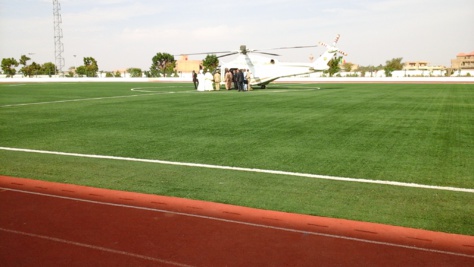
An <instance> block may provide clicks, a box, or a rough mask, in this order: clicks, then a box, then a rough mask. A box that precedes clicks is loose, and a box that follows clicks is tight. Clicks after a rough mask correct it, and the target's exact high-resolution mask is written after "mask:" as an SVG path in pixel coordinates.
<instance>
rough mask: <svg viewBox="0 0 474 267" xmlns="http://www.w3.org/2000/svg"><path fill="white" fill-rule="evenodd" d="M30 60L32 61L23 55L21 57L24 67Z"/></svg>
mask: <svg viewBox="0 0 474 267" xmlns="http://www.w3.org/2000/svg"><path fill="white" fill-rule="evenodd" d="M28 60H31V58H29V57H27V56H26V55H22V56H21V57H20V62H19V63H20V64H21V65H23V66H26V65H27V62H28Z"/></svg>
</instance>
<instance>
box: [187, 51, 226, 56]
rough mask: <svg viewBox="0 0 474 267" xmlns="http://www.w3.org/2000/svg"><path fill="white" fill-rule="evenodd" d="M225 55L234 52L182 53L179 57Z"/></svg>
mask: <svg viewBox="0 0 474 267" xmlns="http://www.w3.org/2000/svg"><path fill="white" fill-rule="evenodd" d="M224 53H234V51H214V52H200V53H182V54H179V55H178V56H195V55H216V54H224Z"/></svg>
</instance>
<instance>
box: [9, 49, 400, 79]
mask: <svg viewBox="0 0 474 267" xmlns="http://www.w3.org/2000/svg"><path fill="white" fill-rule="evenodd" d="M30 60H31V58H29V57H27V56H26V55H22V56H21V57H20V59H19V60H16V59H14V58H3V59H2V66H1V67H2V71H3V74H6V75H7V77H13V76H14V75H16V74H17V70H16V68H17V67H18V66H20V65H21V68H20V69H19V73H21V74H23V75H24V76H25V77H33V76H36V75H49V76H51V75H54V74H57V72H58V69H57V68H56V65H55V64H53V63H51V62H47V63H44V64H38V63H36V62H32V63H31V64H28V61H30ZM151 61H152V64H151V66H150V69H149V70H148V71H142V70H141V69H140V68H129V69H127V72H128V73H129V74H130V76H131V77H142V75H145V76H146V77H173V76H176V77H177V76H178V73H177V71H176V60H175V58H174V56H173V55H171V54H169V53H162V52H160V53H156V55H155V56H153V58H152V60H151ZM83 63H84V64H83V65H81V66H78V67H74V72H73V71H72V68H71V69H70V70H69V72H68V74H67V76H70V77H73V76H74V75H77V76H80V77H97V75H98V73H99V65H98V63H97V61H96V60H95V59H94V58H93V57H84V58H83ZM328 65H329V69H328V70H327V71H326V73H327V74H328V75H329V76H333V75H335V74H336V73H338V72H340V71H342V70H343V71H346V72H351V71H352V68H353V66H354V64H352V63H348V62H342V57H341V56H339V57H334V58H333V59H332V60H331V61H329V63H328ZM218 66H219V59H218V57H217V56H216V55H207V56H206V57H205V58H204V60H203V62H202V67H203V68H205V69H209V70H210V71H211V72H213V71H215V70H216V69H217V67H218ZM402 69H403V63H402V58H394V59H391V60H387V61H386V62H385V65H379V66H365V67H363V66H359V67H358V68H357V70H356V71H358V72H360V73H361V76H362V77H364V76H366V73H369V72H370V73H372V72H376V71H380V70H384V72H385V76H387V77H391V76H392V72H393V71H395V70H402ZM106 77H121V74H120V72H116V73H110V72H108V73H107V74H106Z"/></svg>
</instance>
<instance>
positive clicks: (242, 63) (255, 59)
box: [195, 34, 347, 89]
mask: <svg viewBox="0 0 474 267" xmlns="http://www.w3.org/2000/svg"><path fill="white" fill-rule="evenodd" d="M339 37H340V35H339V34H338V35H337V36H336V38H335V40H334V42H333V44H332V45H327V44H325V43H321V42H320V43H319V45H320V46H324V47H326V48H327V49H326V51H325V52H324V53H323V54H322V55H321V56H320V57H318V58H317V59H316V60H315V61H314V62H312V63H288V62H279V61H278V60H275V59H273V58H269V57H264V56H258V55H251V56H250V55H249V54H251V53H259V54H265V55H270V56H279V55H278V54H273V53H268V52H263V51H261V50H249V49H247V47H246V46H245V45H242V46H240V50H239V51H223V52H211V53H208V54H221V53H225V54H224V55H221V56H218V58H221V57H226V56H231V55H236V54H239V55H238V56H237V58H236V59H234V60H232V61H230V62H228V63H224V64H222V65H221V66H220V71H221V72H220V73H221V75H222V79H221V80H222V81H224V75H225V70H226V69H227V70H233V69H244V70H250V72H251V73H252V78H251V80H250V81H249V84H250V86H252V87H254V88H255V87H260V88H262V89H264V88H265V87H266V85H268V84H269V83H271V82H273V81H275V80H277V79H280V78H284V77H291V76H298V75H306V74H310V73H313V72H318V71H325V70H328V69H329V66H328V63H329V61H330V60H331V59H332V58H334V57H335V55H336V53H340V54H342V55H343V56H347V54H346V53H345V52H343V51H341V50H339V48H337V47H336V45H337V42H338V41H339ZM317 46H318V45H309V46H294V47H280V48H272V49H266V50H267V51H268V50H279V49H298V48H309V47H317ZM199 54H205V53H199ZM195 55H196V54H195Z"/></svg>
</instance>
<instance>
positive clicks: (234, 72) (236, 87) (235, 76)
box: [232, 69, 239, 90]
mask: <svg viewBox="0 0 474 267" xmlns="http://www.w3.org/2000/svg"><path fill="white" fill-rule="evenodd" d="M237 76H239V70H238V69H235V70H234V71H233V73H232V81H233V82H234V89H235V90H238V89H239V82H238V81H237V80H238V77H237Z"/></svg>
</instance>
